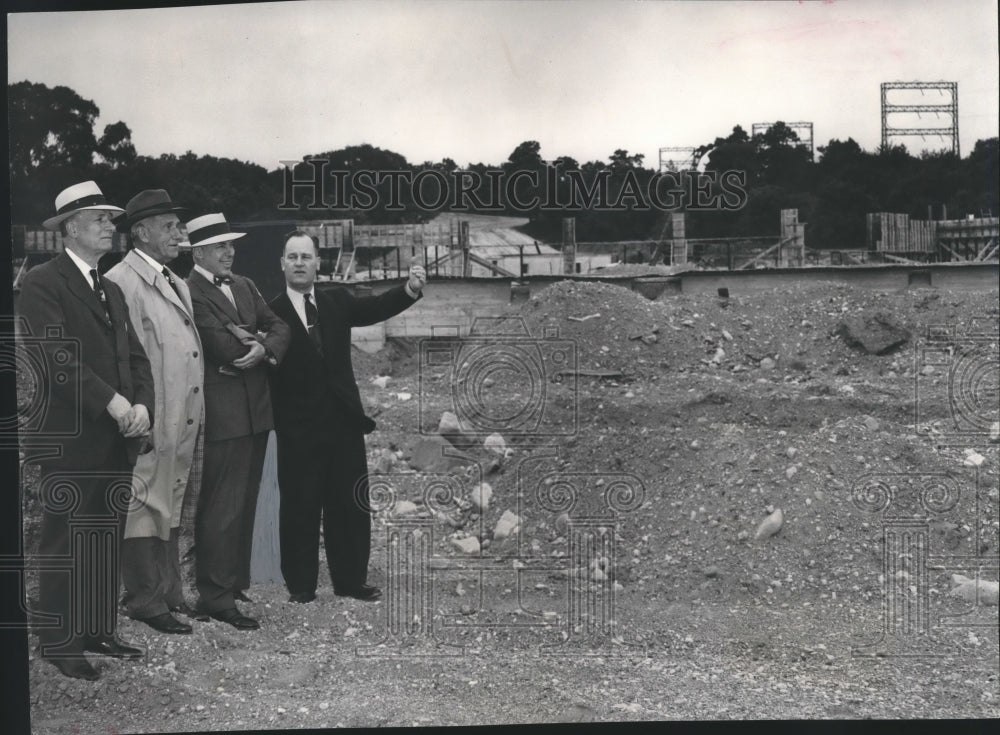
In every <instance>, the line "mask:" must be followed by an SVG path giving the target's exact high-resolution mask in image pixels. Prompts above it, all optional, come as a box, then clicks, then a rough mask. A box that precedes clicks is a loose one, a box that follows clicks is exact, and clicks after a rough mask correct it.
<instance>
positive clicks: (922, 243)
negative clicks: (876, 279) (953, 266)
mask: <svg viewBox="0 0 1000 735" xmlns="http://www.w3.org/2000/svg"><path fill="white" fill-rule="evenodd" d="M997 223H998V218H996V217H976V218H972V219H960V220H912V219H910V216H909V215H908V214H899V213H896V212H872V213H869V214H868V215H867V216H866V217H865V225H866V229H867V236H868V248H869V250H875V251H877V252H880V253H884V254H897V255H911V256H921V257H925V258H926V257H931V256H933V257H935V258H936V259H938V260H984V259H987V258H990V257H993V256H994V255H995V253H996V249H997V230H998V227H997ZM892 259H893V260H897V259H898V258H892Z"/></svg>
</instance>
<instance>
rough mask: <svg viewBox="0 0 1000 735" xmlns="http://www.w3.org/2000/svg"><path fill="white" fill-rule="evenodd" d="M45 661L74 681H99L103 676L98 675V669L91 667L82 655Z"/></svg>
mask: <svg viewBox="0 0 1000 735" xmlns="http://www.w3.org/2000/svg"><path fill="white" fill-rule="evenodd" d="M45 660H46V661H48V662H49V663H50V664H52V665H53V666H55V667H56V668H57V669H59V673H61V674H62V675H63V676H68V677H70V678H73V679H86V680H87V681H97V680H98V679H100V678H101V675H100V674H98V673H97V669H95V668H94V667H93V666H91V665H90V662H89V661H88V660H87V659H86V658H84V656H83V655H82V654H81V655H80V656H74V657H73V658H46V659H45Z"/></svg>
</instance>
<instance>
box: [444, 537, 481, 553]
mask: <svg viewBox="0 0 1000 735" xmlns="http://www.w3.org/2000/svg"><path fill="white" fill-rule="evenodd" d="M451 544H452V546H454V547H455V548H457V549H458V550H459V551H461V552H462V553H463V554H478V553H479V539H477V538H476V537H475V536H466V537H465V538H453V539H452V540H451Z"/></svg>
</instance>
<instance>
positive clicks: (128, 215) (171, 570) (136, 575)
mask: <svg viewBox="0 0 1000 735" xmlns="http://www.w3.org/2000/svg"><path fill="white" fill-rule="evenodd" d="M182 211H183V209H182V208H181V207H177V206H175V205H174V203H173V202H172V201H171V200H170V195H169V194H167V192H166V191H164V190H163V189H148V190H146V191H141V192H139V193H138V194H136V195H135V196H134V197H132V199H131V200H130V201H129V202H128V204H126V205H125V213H124V214H122V215H120V216H119V217H117V218H116V219H115V223H116V224H117V226H118V230H119V232H127V233H129V235H130V242H131V245H132V249H131V250H130V251H129V252H128V254H127V255H126V256H125V257H124V258H123V259H122V261H121V262H120V263H118V265H116V266H115V267H114V268H112V269H111V270H109V271H108V274H107V277H108V279H110V280H112V281H114V282H115V283H117V284H118V285H119V287H121V290H122V293H123V294H124V295H125V301H126V302H127V303H128V308H129V314H130V316H131V319H132V326H133V328H134V329H135V332H136V334H137V335H139V339H140V340H141V341H142V344H143V347H144V348H145V350H146V355H147V357H149V361H150V365H151V366H152V371H153V382H154V384H155V386H156V417H157V421H156V426H154V427H153V446H154V447H155V451H153V452H150V453H148V454H145V455H143V456H142V457H140V458H139V460H138V461H137V462H136V466H135V472H134V475H133V480H134V483H135V485H136V486H138V487H144V488H145V489H146V495H145V498H144V500H145V502H144V503H142V504H141V505H136V506H135V507H133V508H131V509H130V510H129V514H128V518H127V520H126V522H125V540H124V542H123V543H122V550H123V552H124V553H123V555H122V581H123V582H124V583H125V600H124V602H125V607H126V609H127V611H128V614H129V616H130V617H132V618H134V619H136V620H140V621H142V622H144V623H146V624H147V625H149V626H150V627H152V628H154V629H155V630H158V631H160V632H162V633H190V632H191V626H190V625H188V624H187V623H184V622H181V621H180V620H178V619H177V618H175V617H174V616H173V615H171V611H175V612H184V613H186V614H188V615H193V611H191V610H190V608H188V606H187V604H186V603H185V601H184V592H183V586H182V584H181V570H180V561H179V553H178V537H179V526H180V521H181V506H182V504H183V502H184V493H185V490H186V488H187V482H188V475H189V473H190V471H191V461H192V456H193V454H194V449H195V441H196V439H197V437H198V429H199V427H200V425H201V419H202V413H203V411H204V400H203V395H202V381H203V378H204V376H203V373H204V357H203V355H202V348H201V339H200V338H199V336H198V330H197V329H196V328H195V325H194V310H193V307H192V305H191V296H190V293H189V292H188V287H187V284H186V283H184V281H183V280H182V279H180V278H178V277H177V276H176V274H174V273H173V272H172V271H171V270H170V269H169V268H168V267H167V263H169V262H170V261H172V260H173V259H174V258H176V257H177V252H178V244H179V242H180V240H181V234H180V232H179V230H178V225H179V224H180V220H179V219H178V216H177V215H178V213H179V212H182Z"/></svg>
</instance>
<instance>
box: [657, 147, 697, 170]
mask: <svg viewBox="0 0 1000 735" xmlns="http://www.w3.org/2000/svg"><path fill="white" fill-rule="evenodd" d="M693 169H694V148H686V147H683V146H680V147H674V148H661V149H660V172H661V173H662V172H663V171H675V172H677V171H691V170H693Z"/></svg>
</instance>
